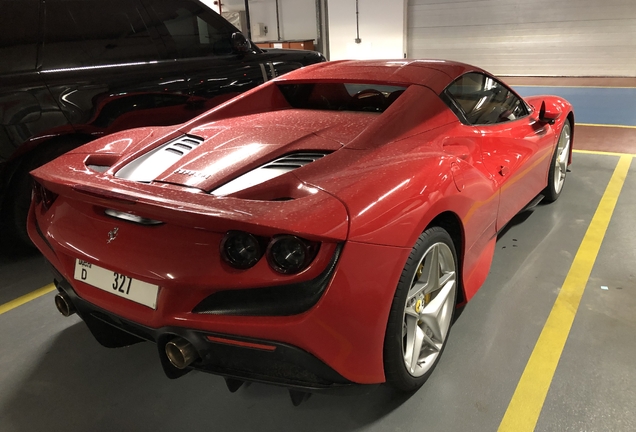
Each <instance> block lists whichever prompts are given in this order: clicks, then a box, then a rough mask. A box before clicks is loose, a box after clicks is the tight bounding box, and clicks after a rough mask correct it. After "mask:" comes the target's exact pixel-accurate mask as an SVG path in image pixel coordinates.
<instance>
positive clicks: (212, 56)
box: [142, 0, 324, 106]
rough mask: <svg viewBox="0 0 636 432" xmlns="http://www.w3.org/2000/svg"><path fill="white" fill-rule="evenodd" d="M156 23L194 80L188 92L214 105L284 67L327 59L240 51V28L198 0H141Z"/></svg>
mask: <svg viewBox="0 0 636 432" xmlns="http://www.w3.org/2000/svg"><path fill="white" fill-rule="evenodd" d="M142 1H143V3H144V5H145V7H146V10H147V12H148V14H149V16H150V17H151V24H150V25H151V27H152V28H153V29H154V30H156V32H157V33H158V34H159V35H160V37H161V41H162V43H163V45H164V46H165V48H166V50H167V52H168V56H169V57H170V58H172V59H174V61H175V62H176V64H178V65H179V67H180V69H181V70H182V71H183V74H184V75H185V76H186V78H187V81H188V83H189V94H190V95H191V96H194V97H203V98H205V99H207V100H208V101H209V102H208V106H214V105H216V104H218V103H221V102H223V101H225V100H227V99H229V98H231V97H234V96H236V95H238V94H239V93H242V92H244V91H246V90H249V89H251V88H253V87H256V86H257V85H259V84H262V83H263V82H265V81H268V80H270V79H272V78H275V77H276V76H278V75H281V74H283V73H285V72H289V71H291V70H294V69H298V68H299V67H302V66H304V65H306V64H310V63H316V62H319V61H323V60H324V58H323V57H322V56H321V55H319V54H317V53H315V52H311V51H305V52H298V51H293V50H267V51H265V52H263V51H261V50H260V49H259V48H258V47H256V46H255V45H253V44H250V45H251V48H249V49H246V50H244V51H237V49H236V47H235V46H233V45H234V44H233V42H232V35H233V34H235V33H238V32H239V30H238V29H237V28H236V27H234V26H233V25H231V24H230V23H229V22H228V21H226V20H225V19H224V18H223V17H221V16H220V15H219V14H217V13H216V12H214V11H212V10H211V9H209V8H207V7H206V6H204V5H203V4H201V3H200V2H198V1H195V0H142Z"/></svg>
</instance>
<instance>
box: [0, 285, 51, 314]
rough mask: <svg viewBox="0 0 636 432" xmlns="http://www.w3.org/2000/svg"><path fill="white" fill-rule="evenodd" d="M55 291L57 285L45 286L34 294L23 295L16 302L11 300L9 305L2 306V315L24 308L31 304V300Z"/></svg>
mask: <svg viewBox="0 0 636 432" xmlns="http://www.w3.org/2000/svg"><path fill="white" fill-rule="evenodd" d="M54 290H55V285H53V284H48V285H47V286H44V287H42V288H40V289H37V290H35V291H33V292H30V293H28V294H25V295H23V296H22V297H18V298H17V299H15V300H11V301H10V302H8V303H5V304H3V305H0V315H2V314H3V313H5V312H9V311H10V310H12V309H15V308H17V307H18V306H22V305H23V304H25V303H28V302H30V301H31V300H35V299H36V298H38V297H42V296H43V295H44V294H48V293H50V292H51V291H54Z"/></svg>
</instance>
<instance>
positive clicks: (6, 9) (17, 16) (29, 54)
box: [0, 0, 40, 74]
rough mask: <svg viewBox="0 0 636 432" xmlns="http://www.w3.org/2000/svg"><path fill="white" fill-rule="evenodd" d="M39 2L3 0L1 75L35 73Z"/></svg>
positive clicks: (0, 6) (0, 4)
mask: <svg viewBox="0 0 636 432" xmlns="http://www.w3.org/2000/svg"><path fill="white" fill-rule="evenodd" d="M39 5H40V2H39V1H38V0H26V1H25V0H0V59H1V60H0V74H1V73H8V72H19V71H27V70H33V69H35V60H36V52H37V51H36V44H37V32H38V23H39V17H38V15H39Z"/></svg>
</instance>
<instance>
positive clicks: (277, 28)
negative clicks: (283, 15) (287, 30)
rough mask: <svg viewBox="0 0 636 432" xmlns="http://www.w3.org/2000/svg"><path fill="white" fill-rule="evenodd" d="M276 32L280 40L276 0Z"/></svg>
mask: <svg viewBox="0 0 636 432" xmlns="http://www.w3.org/2000/svg"><path fill="white" fill-rule="evenodd" d="M245 1H247V0H245ZM276 32H277V34H278V40H280V14H279V13H278V0H276Z"/></svg>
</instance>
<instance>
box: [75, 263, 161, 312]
mask: <svg viewBox="0 0 636 432" xmlns="http://www.w3.org/2000/svg"><path fill="white" fill-rule="evenodd" d="M74 276H75V279H76V280H78V281H82V282H84V283H87V284H89V285H92V286H94V287H95V288H99V289H101V290H104V291H106V292H109V293H111V294H115V295H117V296H119V297H123V298H126V299H128V300H131V301H134V302H135V303H139V304H142V305H144V306H148V307H149V308H152V309H157V293H158V292H159V287H158V286H157V285H152V284H149V283H146V282H142V281H140V280H137V279H133V278H131V277H130V276H126V275H123V274H121V273H117V272H114V271H112V270H106V269H105V268H102V267H99V266H96V265H95V264H91V263H88V262H86V261H82V260H79V259H76V260H75V275H74Z"/></svg>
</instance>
